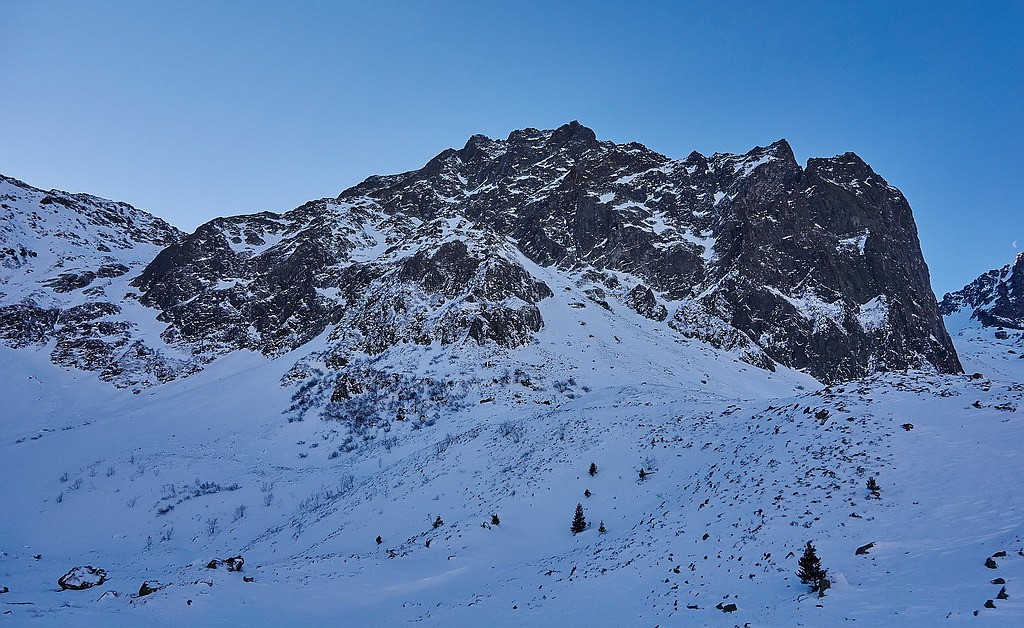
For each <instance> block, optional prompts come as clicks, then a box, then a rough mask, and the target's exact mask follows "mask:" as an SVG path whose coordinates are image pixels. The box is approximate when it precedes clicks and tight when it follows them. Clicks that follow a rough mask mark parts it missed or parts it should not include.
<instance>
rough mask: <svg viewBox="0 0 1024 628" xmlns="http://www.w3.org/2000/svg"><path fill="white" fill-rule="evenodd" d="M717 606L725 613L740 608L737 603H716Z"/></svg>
mask: <svg viewBox="0 0 1024 628" xmlns="http://www.w3.org/2000/svg"><path fill="white" fill-rule="evenodd" d="M715 608H717V609H718V610H720V611H722V612H723V613H732V612H735V611H736V610H737V609H738V607H737V606H736V605H735V604H723V603H722V602H719V603H718V604H716V605H715Z"/></svg>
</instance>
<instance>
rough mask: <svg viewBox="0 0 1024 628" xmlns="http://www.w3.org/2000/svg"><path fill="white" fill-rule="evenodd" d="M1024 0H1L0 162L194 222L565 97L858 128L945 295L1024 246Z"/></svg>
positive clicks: (730, 148)
mask: <svg viewBox="0 0 1024 628" xmlns="http://www.w3.org/2000/svg"><path fill="white" fill-rule="evenodd" d="M1022 97H1024V2H995V1H986V2H956V3H948V4H947V3H942V2H927V3H924V2H922V3H919V4H917V5H916V6H915V3H911V2H891V1H887V2H842V3H841V2H805V3H799V4H797V3H793V4H790V3H784V2H774V1H773V2H763V3H747V2H741V1H737V2H728V3H726V2H707V3H704V2H663V3H658V2H646V3H643V2H637V3H632V2H621V1H617V2H599V1H593V2H586V3H583V2H581V3H560V2H554V1H548V2H537V3H533V2H515V3H497V2H494V3H491V2H479V1H476V2H440V1H439V2H432V1H431V2H428V1H423V2H408V3H395V2H387V1H379V0H378V1H374V2H359V3H356V2H352V3H343V2H258V1H248V2H235V3H232V2H226V1H217V2H199V1H191V2H190V1H181V2H163V3H158V2H141V1H138V0H131V1H129V2H119V1H113V0H106V1H104V2H91V1H84V0H83V1H68V2H50V1H45V0H32V1H27V0H0V172H3V173H4V174H7V175H10V176H14V177H17V178H19V179H22V180H24V181H26V182H28V183H31V184H33V185H36V186H38V187H44V188H50V187H57V188H61V189H66V190H70V191H76V192H77V191H84V192H90V193H93V194H96V195H99V196H104V197H108V198H114V199H117V200H124V201H127V202H130V203H132V204H134V205H136V206H138V207H141V208H143V209H146V210H148V211H151V212H153V213H155V214H157V215H160V216H162V217H164V218H166V219H167V220H169V221H171V222H172V223H174V224H176V225H178V226H179V227H182V228H184V229H192V228H194V227H195V226H196V225H198V224H199V223H201V222H203V221H205V220H207V219H209V218H212V217H215V216H218V215H227V214H235V213H242V212H252V211H261V210H271V211H285V210H287V209H290V208H292V207H294V206H296V205H299V204H300V203H302V202H303V201H306V200H309V199H311V198H318V197H322V196H334V195H337V194H338V193H339V192H340V191H341V190H342V189H344V188H346V187H348V186H350V185H353V184H355V183H357V182H359V181H360V180H362V179H363V178H365V177H366V176H368V175H370V174H384V173H391V172H399V171H404V170H409V169H413V168H418V167H420V166H421V165H422V164H423V163H425V162H426V161H427V160H428V159H429V158H430V157H432V156H433V155H435V154H436V153H438V152H440V151H441V150H442V149H444V148H446V147H449V146H456V147H458V146H461V145H462V144H463V143H464V142H465V140H466V139H467V138H468V137H469V136H470V135H472V134H473V133H484V134H486V135H489V136H491V137H504V136H506V135H507V134H508V132H509V131H511V130H513V129H516V128H522V127H527V126H533V127H540V128H551V127H555V126H558V125H560V124H563V123H565V122H567V121H569V120H572V119H579V120H580V121H581V122H583V123H584V124H586V125H587V126H590V127H592V128H593V129H595V131H596V132H597V134H598V137H600V138H603V139H611V140H615V141H619V142H626V141H634V140H635V141H639V142H642V143H644V144H646V145H647V146H649V147H651V148H652V149H654V150H657V151H659V152H662V153H665V154H667V155H670V156H676V157H684V156H686V155H687V154H688V153H689V152H690V151H691V150H699V151H701V152H703V153H705V154H711V153H714V152H716V151H717V152H742V151H746V150H748V149H749V148H751V147H753V146H755V145H764V144H768V143H770V142H772V141H774V140H776V139H778V138H780V137H785V138H786V139H788V140H789V141H790V143H791V144H792V146H793V148H794V150H795V152H796V154H797V157H798V158H799V159H800V160H801V161H804V160H806V158H808V157H812V156H819V155H821V156H829V155H834V154H837V153H841V152H845V151H847V150H853V151H855V152H857V153H858V154H860V155H861V156H862V157H863V158H864V159H865V160H866V161H867V162H868V163H870V164H871V165H872V166H873V167H874V168H875V170H876V171H878V172H879V173H880V174H881V175H882V176H884V177H885V178H886V179H888V180H889V182H890V183H891V184H893V185H895V186H897V187H899V188H901V189H902V190H903V192H904V193H905V194H906V195H907V197H908V198H909V200H910V202H911V205H912V206H913V208H914V211H915V215H916V217H917V222H918V226H919V229H920V231H921V238H922V242H923V246H924V252H925V256H926V258H927V260H928V262H929V265H930V267H931V269H932V276H933V284H934V287H935V289H936V291H937V292H938V293H939V295H940V296H941V295H942V293H943V292H944V291H947V290H951V289H956V288H959V287H960V286H962V285H963V284H964V283H966V282H967V281H969V280H971V279H973V278H974V277H975V276H977V275H978V274H980V273H981V272H982V271H984V270H987V269H989V268H994V267H997V266H1002V265H1003V264H1006V263H1008V262H1009V261H1011V260H1012V258H1013V256H1014V254H1015V253H1016V251H1017V249H1016V248H1015V241H1016V246H1020V247H1022V249H1024V206H1022V200H1021V193H1020V180H1021V164H1022V154H1021V150H1022V146H1024V142H1022V139H1024V137H1022V135H1024V133H1022V127H1024V124H1022V123H1024V102H1022V101H1024V98H1022Z"/></svg>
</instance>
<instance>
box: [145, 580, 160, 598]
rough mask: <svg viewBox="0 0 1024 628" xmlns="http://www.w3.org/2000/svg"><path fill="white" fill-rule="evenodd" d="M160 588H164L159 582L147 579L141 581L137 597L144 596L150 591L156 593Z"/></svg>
mask: <svg viewBox="0 0 1024 628" xmlns="http://www.w3.org/2000/svg"><path fill="white" fill-rule="evenodd" d="M162 588H164V585H162V584H160V583H159V582H155V581H150V580H147V581H145V582H143V583H142V586H141V587H139V597H146V596H147V595H149V594H151V593H156V592H157V591H159V590H160V589H162Z"/></svg>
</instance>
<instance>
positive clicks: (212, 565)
mask: <svg viewBox="0 0 1024 628" xmlns="http://www.w3.org/2000/svg"><path fill="white" fill-rule="evenodd" d="M244 564H245V559H244V558H242V557H241V555H239V556H232V557H231V558H225V559H223V560H221V559H220V558H214V559H213V560H211V561H210V562H208V563H207V564H206V568H207V569H220V568H221V567H224V568H225V569H227V570H228V571H242V565H244Z"/></svg>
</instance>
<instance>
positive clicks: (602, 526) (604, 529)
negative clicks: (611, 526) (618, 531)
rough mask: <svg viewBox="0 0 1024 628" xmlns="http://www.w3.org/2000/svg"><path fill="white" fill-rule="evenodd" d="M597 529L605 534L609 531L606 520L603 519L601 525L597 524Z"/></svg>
mask: <svg viewBox="0 0 1024 628" xmlns="http://www.w3.org/2000/svg"><path fill="white" fill-rule="evenodd" d="M597 531H598V532H599V533H601V534H604V533H605V532H607V531H608V530H607V529H606V528H605V527H604V521H602V522H601V525H599V526H597Z"/></svg>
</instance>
